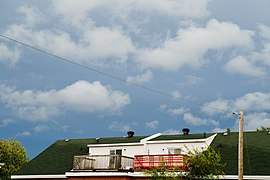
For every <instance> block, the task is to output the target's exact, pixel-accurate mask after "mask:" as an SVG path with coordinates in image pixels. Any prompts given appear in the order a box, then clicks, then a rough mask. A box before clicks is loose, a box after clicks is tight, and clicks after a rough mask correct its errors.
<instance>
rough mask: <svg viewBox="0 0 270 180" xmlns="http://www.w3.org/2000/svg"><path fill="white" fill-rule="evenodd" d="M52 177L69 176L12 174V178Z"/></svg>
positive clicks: (62, 176)
mask: <svg viewBox="0 0 270 180" xmlns="http://www.w3.org/2000/svg"><path fill="white" fill-rule="evenodd" d="M40 178H43V179H51V178H59V179H60V178H63V179H64V178H67V176H65V175H12V176H11V179H40Z"/></svg>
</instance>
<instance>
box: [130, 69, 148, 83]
mask: <svg viewBox="0 0 270 180" xmlns="http://www.w3.org/2000/svg"><path fill="white" fill-rule="evenodd" d="M152 78H153V73H152V71H150V70H147V71H146V72H145V73H144V74H142V75H138V76H134V77H133V76H128V77H127V81H128V82H131V83H136V84H145V83H148V82H150V81H151V80H152Z"/></svg>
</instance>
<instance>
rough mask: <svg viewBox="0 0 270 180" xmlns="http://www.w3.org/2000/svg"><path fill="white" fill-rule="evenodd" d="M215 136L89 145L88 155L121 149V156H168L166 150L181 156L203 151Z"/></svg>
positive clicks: (104, 153)
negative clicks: (193, 151)
mask: <svg viewBox="0 0 270 180" xmlns="http://www.w3.org/2000/svg"><path fill="white" fill-rule="evenodd" d="M215 136H216V135H213V136H211V137H209V138H207V139H200V140H171V141H169V140H167V141H143V142H141V143H129V144H128V143H125V144H107V145H106V144H102V145H89V154H90V155H109V154H110V150H116V149H122V155H124V156H129V157H134V155H147V154H152V155H154V154H168V148H181V149H182V154H186V153H187V151H188V150H193V149H196V150H201V151H202V150H203V149H204V148H206V147H208V146H209V145H210V144H211V142H212V141H213V139H214V138H215Z"/></svg>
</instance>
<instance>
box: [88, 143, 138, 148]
mask: <svg viewBox="0 0 270 180" xmlns="http://www.w3.org/2000/svg"><path fill="white" fill-rule="evenodd" d="M117 146H143V144H142V143H118V144H117V143H116V144H89V145H87V147H117Z"/></svg>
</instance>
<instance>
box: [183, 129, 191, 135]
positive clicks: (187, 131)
mask: <svg viewBox="0 0 270 180" xmlns="http://www.w3.org/2000/svg"><path fill="white" fill-rule="evenodd" d="M182 132H183V134H184V135H188V133H189V132H190V130H189V129H188V128H183V129H182Z"/></svg>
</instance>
